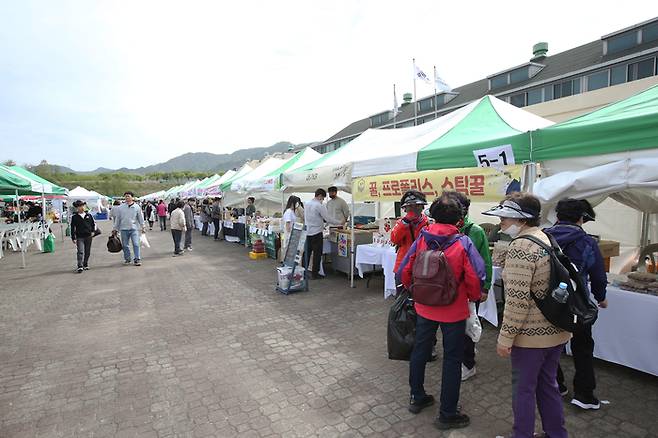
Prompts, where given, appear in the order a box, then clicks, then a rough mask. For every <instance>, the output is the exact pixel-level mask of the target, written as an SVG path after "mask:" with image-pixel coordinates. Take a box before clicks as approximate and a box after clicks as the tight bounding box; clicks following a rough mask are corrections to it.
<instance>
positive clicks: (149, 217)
mask: <svg viewBox="0 0 658 438" xmlns="http://www.w3.org/2000/svg"><path fill="white" fill-rule="evenodd" d="M144 211H145V212H146V215H145V216H144V217H145V218H146V221H147V222H148V223H149V231H153V223H154V222H155V207H154V206H153V204H152V203H151V202H150V201H148V202H147V203H146V208H145V209H144Z"/></svg>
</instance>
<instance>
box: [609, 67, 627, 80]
mask: <svg viewBox="0 0 658 438" xmlns="http://www.w3.org/2000/svg"><path fill="white" fill-rule="evenodd" d="M624 82H626V66H625V65H618V66H616V67H612V68H611V69H610V85H617V84H623V83H624Z"/></svg>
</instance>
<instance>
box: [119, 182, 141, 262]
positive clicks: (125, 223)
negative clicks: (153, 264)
mask: <svg viewBox="0 0 658 438" xmlns="http://www.w3.org/2000/svg"><path fill="white" fill-rule="evenodd" d="M123 196H124V198H125V200H126V201H125V202H124V203H123V204H121V205H120V206H118V207H114V209H116V210H117V212H116V215H115V219H114V225H113V228H112V234H114V235H116V234H117V233H119V232H121V243H122V244H123V263H124V264H126V265H129V264H130V263H131V258H132V263H134V264H135V266H142V259H141V256H140V249H139V243H140V242H139V238H140V231H141V232H144V231H146V230H145V229H144V215H143V214H142V209H141V208H139V205H137V203H136V202H135V199H134V194H133V192H126V193H124V194H123ZM114 209H113V210H114ZM131 242H132V249H133V254H132V256H131V254H130V244H131Z"/></svg>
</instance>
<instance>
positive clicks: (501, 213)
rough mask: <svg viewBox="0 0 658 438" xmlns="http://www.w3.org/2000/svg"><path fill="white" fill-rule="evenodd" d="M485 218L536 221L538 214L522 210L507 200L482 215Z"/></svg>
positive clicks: (527, 209)
mask: <svg viewBox="0 0 658 438" xmlns="http://www.w3.org/2000/svg"><path fill="white" fill-rule="evenodd" d="M482 214H483V215H485V216H497V217H505V218H509V219H537V218H538V217H539V212H538V211H534V210H531V209H529V208H525V209H524V208H522V207H521V206H520V205H519V204H517V203H516V202H514V201H510V200H509V199H507V200H505V201H503V202H502V203H501V204H499V205H497V206H495V207H493V208H491V209H489V210H487V211H485V212H483V213H482Z"/></svg>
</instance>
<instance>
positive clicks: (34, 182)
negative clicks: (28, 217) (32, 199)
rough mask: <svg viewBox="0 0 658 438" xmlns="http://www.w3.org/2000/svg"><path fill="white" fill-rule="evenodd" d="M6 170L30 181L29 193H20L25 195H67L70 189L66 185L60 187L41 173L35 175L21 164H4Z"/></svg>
mask: <svg viewBox="0 0 658 438" xmlns="http://www.w3.org/2000/svg"><path fill="white" fill-rule="evenodd" d="M2 167H3V168H4V170H5V171H6V172H9V173H11V174H13V175H15V176H17V177H19V178H23V179H24V180H26V181H28V183H29V186H30V189H29V193H27V192H26V193H20V194H23V195H66V194H67V193H68V190H67V189H66V188H64V187H60V186H58V185H57V184H54V183H52V182H50V181H48V180H45V179H43V178H41V177H40V176H39V175H35V174H34V173H32V172H30V171H29V170H27V169H24V168H22V167H20V166H11V167H7V166H2Z"/></svg>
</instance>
